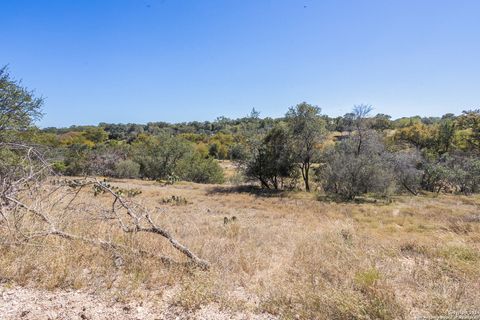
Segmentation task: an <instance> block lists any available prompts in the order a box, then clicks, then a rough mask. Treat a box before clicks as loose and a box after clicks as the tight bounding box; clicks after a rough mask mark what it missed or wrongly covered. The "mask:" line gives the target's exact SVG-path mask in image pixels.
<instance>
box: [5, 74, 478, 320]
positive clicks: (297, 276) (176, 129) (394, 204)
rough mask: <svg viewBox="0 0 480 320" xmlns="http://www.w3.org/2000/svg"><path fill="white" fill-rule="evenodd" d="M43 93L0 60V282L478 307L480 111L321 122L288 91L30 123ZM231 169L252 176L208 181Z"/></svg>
mask: <svg viewBox="0 0 480 320" xmlns="http://www.w3.org/2000/svg"><path fill="white" fill-rule="evenodd" d="M42 104H43V100H42V99H41V98H35V96H34V95H33V93H32V92H30V91H28V90H27V89H25V88H23V87H22V86H21V85H20V84H19V83H18V82H16V81H14V80H13V79H12V78H11V77H10V75H9V74H8V72H7V70H6V69H2V70H1V71H0V178H1V179H0V180H1V184H0V283H4V282H6V283H8V284H9V285H12V286H14V285H23V286H28V285H30V286H32V285H33V286H36V287H37V288H44V289H45V288H46V289H49V290H52V289H58V288H63V289H64V288H74V289H80V288H95V290H96V291H97V292H103V293H106V292H108V294H110V295H111V296H114V297H115V299H116V301H128V300H129V299H143V300H149V301H151V299H146V298H145V297H146V296H151V293H152V292H154V293H155V295H158V296H161V297H162V299H164V300H162V303H160V304H161V305H162V306H166V307H165V308H175V310H177V309H178V310H181V311H182V312H185V310H188V311H189V312H196V311H197V310H199V309H202V308H204V307H205V306H207V305H217V306H219V307H220V308H221V309H222V310H227V311H228V312H231V313H235V312H250V313H252V314H263V315H265V317H268V319H277V318H280V319H332V318H335V319H403V318H412V317H415V316H432V315H445V314H447V313H448V312H449V311H452V310H467V311H468V310H477V309H478V308H480V305H479V301H480V297H479V292H480V288H479V283H478V278H479V271H478V270H479V267H480V256H479V254H478V252H479V250H480V248H479V239H480V229H479V228H480V227H479V222H480V218H479V216H478V209H479V206H480V199H479V196H478V195H477V194H476V193H478V192H479V191H480V157H479V154H480V144H479V141H480V110H472V111H465V112H463V113H462V114H461V115H457V116H455V115H452V114H447V115H444V116H443V117H441V118H420V117H411V118H402V119H397V120H391V119H390V117H389V116H387V115H383V114H378V115H376V116H371V115H370V114H371V112H372V108H371V107H370V106H366V105H359V106H355V107H354V109H353V112H352V113H349V114H347V115H345V116H343V117H337V118H330V117H328V116H326V115H322V114H321V110H320V108H318V107H316V106H313V105H309V104H308V103H305V102H303V103H300V104H299V105H297V106H294V107H291V108H290V109H289V110H288V111H287V113H286V115H285V117H284V118H280V119H270V118H265V119H261V118H260V117H259V113H258V112H256V111H255V110H253V111H252V113H251V115H250V116H248V117H246V118H243V119H237V120H230V119H227V118H219V119H217V120H216V121H214V122H204V123H198V122H192V123H183V124H167V123H150V124H147V125H133V124H132V125H111V124H100V125H98V126H89V127H71V128H59V129H57V128H48V129H38V128H36V127H34V121H35V120H36V119H37V118H38V117H39V116H41V107H42ZM225 159H229V160H231V161H233V162H234V163H236V166H232V162H225V161H223V160H225ZM227 164H228V165H229V166H228V167H227ZM224 168H227V169H228V170H224ZM224 172H225V173H224ZM239 174H242V175H243V176H244V178H245V179H246V182H253V186H232V185H223V186H219V185H218V184H220V183H223V182H224V181H225V176H227V177H228V178H229V179H228V180H229V181H230V182H235V183H236V184H240V183H243V182H240V179H239V178H238V177H239ZM55 175H56V177H55ZM59 175H62V177H58V176H59ZM52 176H54V177H52ZM65 176H75V177H65ZM78 176H103V177H107V178H106V179H105V178H102V179H98V178H90V179H87V178H84V179H82V178H79V177H78ZM110 177H111V178H110ZM112 178H115V179H112ZM119 179H121V180H119ZM126 179H136V180H126ZM149 180H151V181H149ZM153 180H154V181H153ZM179 180H183V181H190V182H196V183H202V184H209V183H213V184H217V185H216V186H208V185H207V186H206V185H203V186H201V185H198V184H195V183H187V182H183V183H177V182H178V181H179ZM265 191H267V192H265ZM303 191H304V192H303ZM324 195H326V196H327V197H324ZM415 196H416V198H414V197H415ZM319 198H320V199H323V200H327V201H318V199H319ZM359 198H360V199H359ZM380 198H383V199H387V200H388V201H377V200H379V199H380ZM412 199H414V200H413V201H412ZM328 200H342V201H344V202H342V201H340V202H335V201H328ZM352 200H365V201H358V202H362V203H352V202H349V201H352ZM366 200H372V201H366ZM167 230H170V231H167Z"/></svg>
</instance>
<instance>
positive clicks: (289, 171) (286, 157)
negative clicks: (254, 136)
mask: <svg viewBox="0 0 480 320" xmlns="http://www.w3.org/2000/svg"><path fill="white" fill-rule="evenodd" d="M295 173H296V167H295V158H294V153H293V148H292V141H291V139H290V135H289V133H288V131H287V130H286V129H285V128H283V127H280V126H277V127H275V128H273V129H272V130H270V132H269V133H268V134H267V135H266V136H265V138H264V139H263V140H262V141H261V142H260V143H258V144H257V145H256V146H255V147H254V149H253V152H252V153H251V156H250V158H249V159H248V160H247V162H246V165H245V175H246V176H247V177H249V178H253V179H257V180H259V181H260V183H261V185H262V187H264V188H267V189H271V188H273V189H279V188H281V187H283V185H284V179H287V178H295V176H296V175H295Z"/></svg>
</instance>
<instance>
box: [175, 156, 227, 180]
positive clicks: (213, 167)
mask: <svg viewBox="0 0 480 320" xmlns="http://www.w3.org/2000/svg"><path fill="white" fill-rule="evenodd" d="M177 174H178V176H179V177H180V178H181V179H182V180H187V181H193V182H197V183H223V182H224V180H225V178H224V176H223V170H222V168H221V167H220V165H219V164H218V163H217V162H216V161H215V159H213V158H206V159H205V158H202V157H201V155H200V154H199V153H194V154H192V155H190V156H189V157H186V158H184V159H182V160H181V161H180V162H179V164H178V168H177Z"/></svg>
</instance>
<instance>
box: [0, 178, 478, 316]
mask: <svg viewBox="0 0 480 320" xmlns="http://www.w3.org/2000/svg"><path fill="white" fill-rule="evenodd" d="M111 183H112V185H115V186H118V187H121V188H124V189H134V188H136V189H139V190H141V192H142V193H141V194H140V195H137V196H135V197H133V198H132V200H133V201H136V202H139V203H142V204H143V205H144V206H145V207H147V208H149V209H150V210H151V212H153V213H152V215H153V216H154V219H155V221H156V222H157V223H158V224H159V225H161V226H163V227H165V228H166V229H167V230H169V231H170V232H171V233H172V234H173V235H174V236H175V237H176V238H177V239H178V240H179V241H181V242H183V243H184V244H186V245H187V246H188V247H189V248H190V249H191V250H192V251H193V252H195V253H196V254H197V255H198V256H200V257H201V258H203V259H206V260H207V261H209V262H210V264H211V268H210V270H208V271H202V270H198V269H196V268H193V267H189V266H185V265H183V266H182V265H164V264H163V263H162V262H160V261H158V260H156V259H154V258H147V257H143V256H139V255H136V254H133V253H131V254H125V255H123V256H122V257H121V258H119V257H112V255H111V253H109V252H108V251H105V250H102V249H100V248H98V247H94V246H89V245H88V244H85V243H82V242H77V241H68V240H64V239H60V238H55V237H47V238H46V239H44V240H42V242H41V243H40V244H38V242H36V244H35V245H22V246H2V247H0V282H1V285H0V288H1V289H0V318H1V319H17V318H23V319H195V318H197V319H230V318H231V319H403V318H405V319H413V318H415V317H418V316H428V315H446V314H449V313H450V314H451V313H452V312H457V311H458V312H459V311H462V312H466V311H472V312H473V311H476V312H478V311H479V310H480V281H479V279H480V197H478V196H472V197H465V196H453V195H440V196H438V197H433V196H420V197H397V198H394V201H393V202H392V203H389V204H385V203H361V204H355V203H334V202H327V201H319V200H318V199H316V196H315V194H314V193H312V194H306V193H303V192H291V193H279V194H267V193H264V194H262V193H258V192H257V193H254V192H249V191H251V190H249V189H248V188H243V189H242V188H235V187H233V186H228V185H218V186H214V185H200V184H193V183H178V184H175V185H168V186H164V185H161V184H159V183H157V182H153V181H140V180H116V181H112V182H111ZM172 196H176V197H178V198H177V200H172V201H170V200H168V199H171V198H172ZM107 199H108V196H107V195H105V194H103V195H99V196H97V197H93V195H92V190H90V189H85V190H83V191H82V192H81V194H80V195H79V197H78V198H77V199H76V201H75V203H73V204H72V205H73V206H74V207H75V210H74V212H75V215H74V216H70V218H69V219H68V220H66V221H63V222H62V225H63V226H64V227H65V229H66V230H69V231H72V232H75V233H76V234H82V235H89V236H92V237H93V236H96V237H101V238H103V239H115V240H116V241H117V242H119V243H122V244H124V245H126V246H131V247H135V248H145V249H149V250H153V251H155V252H158V253H161V254H163V255H166V256H169V257H172V258H173V259H175V260H176V261H179V262H182V261H186V259H185V257H184V256H183V255H181V254H180V253H178V251H176V250H175V249H173V248H172V247H171V246H170V245H169V243H168V242H167V241H166V240H165V239H164V238H161V237H158V236H157V235H152V234H141V235H132V234H124V233H122V232H121V231H120V230H119V228H118V226H116V225H114V224H111V223H107V222H105V221H100V220H98V221H97V220H95V218H94V215H93V214H92V215H90V214H89V212H90V213H95V212H99V210H101V208H105V207H108V206H110V205H111V202H110V200H107ZM234 216H235V217H236V219H232V218H233V217H234ZM225 217H226V218H228V223H225V222H226V221H225ZM119 260H120V261H119Z"/></svg>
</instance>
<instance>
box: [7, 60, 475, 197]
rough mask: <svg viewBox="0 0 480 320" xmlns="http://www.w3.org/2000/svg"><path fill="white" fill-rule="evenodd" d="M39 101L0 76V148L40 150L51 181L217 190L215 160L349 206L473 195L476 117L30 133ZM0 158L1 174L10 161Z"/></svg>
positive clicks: (306, 107)
mask: <svg viewBox="0 0 480 320" xmlns="http://www.w3.org/2000/svg"><path fill="white" fill-rule="evenodd" d="M42 106H43V99H42V98H38V97H35V95H34V93H33V92H32V91H29V90H28V89H26V88H24V87H22V86H21V84H20V83H19V82H18V81H15V80H14V79H12V77H11V76H10V75H9V73H8V70H7V69H6V68H3V69H0V142H12V141H27V142H28V143H31V144H34V145H36V146H38V147H42V148H44V149H45V150H48V154H49V158H50V160H51V161H52V163H53V168H54V169H55V171H57V172H58V173H59V174H64V175H73V176H82V175H101V176H110V177H118V178H144V179H160V180H168V181H175V180H187V181H194V182H199V183H222V182H223V181H224V180H225V178H224V175H223V170H222V168H221V167H220V166H219V163H218V161H217V160H224V159H229V160H232V161H235V162H236V163H237V164H238V167H239V168H240V169H241V171H242V172H243V174H244V176H245V177H246V179H247V180H249V181H256V182H258V184H259V186H261V187H262V188H266V189H276V190H281V189H304V190H306V191H311V190H313V189H319V190H322V191H324V192H326V193H327V194H329V195H332V196H335V197H340V198H344V199H349V200H351V199H354V198H356V197H358V196H361V195H364V194H372V195H378V196H389V195H391V194H395V193H402V192H407V193H411V194H413V195H416V194H418V193H420V192H422V191H429V192H437V193H439V192H460V193H464V194H471V193H475V192H479V189H480V160H479V154H480V110H479V109H471V110H468V111H464V112H463V113H462V114H460V115H454V114H446V115H444V116H442V117H418V116H414V117H405V118H400V119H392V118H391V117H390V116H388V115H385V114H376V115H372V111H373V109H372V107H370V106H368V105H358V106H355V107H354V108H353V110H352V112H350V113H347V114H345V115H344V116H339V117H329V116H327V115H324V114H322V113H321V109H320V108H319V107H317V106H314V105H311V104H308V103H306V102H302V103H300V104H298V105H296V106H293V107H290V108H289V109H288V111H287V112H286V114H285V116H284V117H280V118H276V119H273V118H268V117H267V118H261V117H260V113H259V112H258V111H256V110H255V109H253V110H252V112H251V113H250V114H249V115H248V116H246V117H243V118H239V119H228V118H226V117H219V118H217V119H216V120H215V121H212V122H209V121H205V122H188V123H177V124H169V123H166V122H151V123H148V124H146V125H140V124H108V123H100V124H99V125H97V126H72V127H69V128H44V129H39V128H37V127H35V121H36V120H38V119H39V118H40V117H41V116H42V112H41V108H42ZM17 160H18V159H16V155H15V152H14V151H11V150H5V149H3V150H0V161H1V162H2V167H5V168H6V167H8V165H9V164H12V165H14V164H15V163H16V162H17Z"/></svg>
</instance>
